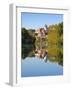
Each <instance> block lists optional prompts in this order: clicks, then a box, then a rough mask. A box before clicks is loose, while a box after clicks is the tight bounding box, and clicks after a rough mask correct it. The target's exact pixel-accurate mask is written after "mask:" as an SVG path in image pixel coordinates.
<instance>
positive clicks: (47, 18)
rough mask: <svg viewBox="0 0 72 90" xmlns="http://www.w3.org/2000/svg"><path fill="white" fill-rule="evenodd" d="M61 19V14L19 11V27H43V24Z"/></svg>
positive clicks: (50, 23) (56, 22)
mask: <svg viewBox="0 0 72 90" xmlns="http://www.w3.org/2000/svg"><path fill="white" fill-rule="evenodd" d="M62 21H63V15H62V14H50V13H49V14H48V13H25V12H22V13H21V27H25V28H27V29H37V28H40V27H44V26H45V24H47V25H48V26H49V25H52V24H58V23H59V22H62Z"/></svg>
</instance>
